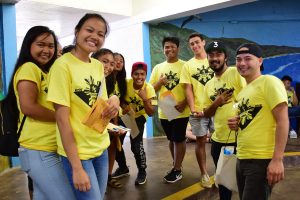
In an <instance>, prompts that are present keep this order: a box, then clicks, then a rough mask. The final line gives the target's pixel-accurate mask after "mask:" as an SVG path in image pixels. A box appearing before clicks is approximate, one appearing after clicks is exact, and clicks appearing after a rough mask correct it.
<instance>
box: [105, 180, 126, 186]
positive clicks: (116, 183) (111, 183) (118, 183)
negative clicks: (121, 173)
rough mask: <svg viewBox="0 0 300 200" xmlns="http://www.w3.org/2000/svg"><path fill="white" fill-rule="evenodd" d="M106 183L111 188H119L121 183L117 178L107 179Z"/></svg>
mask: <svg viewBox="0 0 300 200" xmlns="http://www.w3.org/2000/svg"><path fill="white" fill-rule="evenodd" d="M107 185H109V186H110V187H113V188H121V187H122V186H123V185H122V184H121V183H120V182H119V181H118V180H117V179H112V178H110V179H108V181H107Z"/></svg>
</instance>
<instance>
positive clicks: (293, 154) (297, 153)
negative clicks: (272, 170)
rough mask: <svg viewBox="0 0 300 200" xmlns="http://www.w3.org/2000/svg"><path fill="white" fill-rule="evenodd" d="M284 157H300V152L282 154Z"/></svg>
mask: <svg viewBox="0 0 300 200" xmlns="http://www.w3.org/2000/svg"><path fill="white" fill-rule="evenodd" d="M284 155H285V156H300V152H299V151H296V152H285V153H284Z"/></svg>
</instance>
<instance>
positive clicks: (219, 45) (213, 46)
mask: <svg viewBox="0 0 300 200" xmlns="http://www.w3.org/2000/svg"><path fill="white" fill-rule="evenodd" d="M205 51H206V53H210V52H212V51H221V52H223V53H224V54H225V56H227V51H226V47H225V44H224V43H223V42H221V41H219V40H215V41H212V42H211V43H210V44H209V45H207V47H206V49H205Z"/></svg>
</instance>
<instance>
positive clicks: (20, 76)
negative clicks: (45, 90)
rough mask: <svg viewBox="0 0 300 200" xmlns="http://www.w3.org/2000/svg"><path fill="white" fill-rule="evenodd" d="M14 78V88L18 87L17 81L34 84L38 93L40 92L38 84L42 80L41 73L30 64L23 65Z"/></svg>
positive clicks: (36, 67)
mask: <svg viewBox="0 0 300 200" xmlns="http://www.w3.org/2000/svg"><path fill="white" fill-rule="evenodd" d="M15 77H16V78H15V80H16V81H15V83H16V86H17V85H18V82H19V81H31V82H34V83H36V85H37V89H38V91H40V90H41V85H40V83H41V78H42V72H41V70H39V68H38V66H36V65H35V64H33V63H30V62H28V63H25V64H24V65H22V66H21V68H20V69H19V71H18V72H17V73H16V75H15Z"/></svg>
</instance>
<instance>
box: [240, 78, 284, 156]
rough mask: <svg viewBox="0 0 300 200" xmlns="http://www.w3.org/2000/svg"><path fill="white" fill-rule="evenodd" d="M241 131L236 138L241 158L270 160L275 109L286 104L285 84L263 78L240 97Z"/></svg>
mask: <svg viewBox="0 0 300 200" xmlns="http://www.w3.org/2000/svg"><path fill="white" fill-rule="evenodd" d="M237 101H238V110H239V113H240V124H239V127H240V131H239V133H238V137H237V156H238V158H239V159H271V158H272V156H273V152H274V146H275V129H276V121H275V119H274V117H273V115H272V110H273V109H274V108H275V107H276V106H277V105H278V104H280V103H282V102H286V103H287V97H286V90H285V88H284V85H283V83H282V82H281V81H280V80H279V79H278V78H276V77H274V76H271V75H261V76H260V77H258V78H257V79H255V80H254V81H252V82H251V83H250V84H248V85H246V87H244V89H243V90H242V91H241V92H240V93H239V94H238V97H237Z"/></svg>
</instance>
